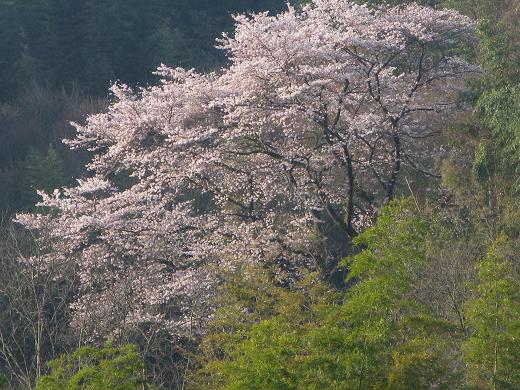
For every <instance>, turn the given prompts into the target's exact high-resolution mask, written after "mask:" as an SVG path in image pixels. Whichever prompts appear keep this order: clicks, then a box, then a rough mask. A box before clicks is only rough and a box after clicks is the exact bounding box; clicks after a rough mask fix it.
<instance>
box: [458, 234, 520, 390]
mask: <svg viewBox="0 0 520 390" xmlns="http://www.w3.org/2000/svg"><path fill="white" fill-rule="evenodd" d="M513 256H514V250H513V248H512V245H511V242H509V240H508V239H507V238H506V237H505V236H501V237H499V238H498V239H497V240H496V241H495V242H494V243H493V245H492V246H491V248H490V249H489V251H488V253H487V255H486V256H485V257H484V258H483V259H482V260H481V261H480V262H479V263H478V265H477V271H478V283H477V284H476V285H475V286H474V291H475V296H474V297H473V299H471V300H470V301H469V302H468V303H467V307H466V315H467V324H468V327H469V328H470V329H471V336H470V337H469V339H468V340H467V341H466V342H465V344H464V357H465V360H466V362H467V367H468V379H469V381H470V383H472V384H474V385H476V387H477V388H479V389H480V388H482V389H484V388H492V389H517V388H520V343H519V342H518V341H519V340H520V279H519V277H518V273H517V272H516V270H515V267H514V266H513V263H512V262H511V258H512V257H513Z"/></svg>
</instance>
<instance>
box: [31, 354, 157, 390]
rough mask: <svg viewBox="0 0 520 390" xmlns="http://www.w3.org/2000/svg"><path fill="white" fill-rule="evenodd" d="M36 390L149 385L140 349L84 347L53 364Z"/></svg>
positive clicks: (127, 389)
mask: <svg viewBox="0 0 520 390" xmlns="http://www.w3.org/2000/svg"><path fill="white" fill-rule="evenodd" d="M49 367H50V369H51V372H50V373H49V374H48V375H46V376H43V377H41V378H40V379H39V380H38V383H37V385H36V387H35V390H80V389H81V390H107V389H111V390H132V389H135V390H141V389H143V388H149V387H144V386H145V385H146V380H145V378H144V376H143V369H144V365H143V362H142V359H141V357H140V355H139V351H138V350H137V347H136V346H134V345H125V346H122V347H113V346H111V345H105V346H104V347H103V348H99V349H98V348H93V347H82V348H79V349H78V350H76V351H75V352H73V353H72V354H71V355H65V356H62V357H60V358H58V359H56V360H53V361H51V362H49Z"/></svg>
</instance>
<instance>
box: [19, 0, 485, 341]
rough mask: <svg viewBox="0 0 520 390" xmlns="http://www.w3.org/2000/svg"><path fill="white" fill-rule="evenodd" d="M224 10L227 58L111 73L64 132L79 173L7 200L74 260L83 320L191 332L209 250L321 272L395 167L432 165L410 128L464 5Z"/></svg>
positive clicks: (215, 263) (213, 263) (214, 255)
mask: <svg viewBox="0 0 520 390" xmlns="http://www.w3.org/2000/svg"><path fill="white" fill-rule="evenodd" d="M235 19H236V30H235V34H234V36H224V37H223V38H222V40H221V41H220V47H221V48H222V49H223V50H226V52H227V54H228V58H229V60H230V66H229V67H228V68H226V69H223V70H222V71H220V72H216V73H210V74H198V73H196V72H194V71H187V70H182V69H170V68H167V67H161V68H160V69H159V70H158V75H159V76H161V79H162V80H161V82H160V83H159V85H157V86H154V87H149V88H144V89H140V90H138V91H132V90H131V89H130V88H129V87H127V86H125V85H116V86H114V87H113V88H112V93H113V96H114V98H113V102H112V104H111V105H110V106H109V107H108V109H107V111H106V112H104V113H100V114H97V115H92V116H90V117H89V118H88V120H87V122H86V124H85V125H76V127H77V131H78V134H77V137H76V138H75V139H74V140H71V141H67V142H68V144H69V145H70V146H71V147H72V148H86V149H88V150H89V151H91V152H92V153H93V155H94V157H93V158H92V161H91V162H90V163H89V165H88V169H89V170H90V172H91V175H90V177H88V178H85V179H82V180H79V181H78V183H77V185H76V186H74V187H71V188H64V189H60V190H56V191H55V192H54V194H52V195H48V194H43V193H42V196H43V201H42V202H41V203H40V204H39V205H40V206H41V208H42V210H43V212H41V213H38V214H22V215H19V216H18V217H17V218H18V221H19V222H20V223H22V224H24V225H25V226H26V227H27V228H28V229H32V230H35V231H36V232H40V233H41V234H42V236H45V237H46V240H45V241H42V253H45V256H48V259H49V262H50V261H51V259H52V263H53V264H54V265H55V264H56V262H57V261H62V262H63V264H69V265H70V264H73V265H74V266H75V267H76V269H77V272H78V275H79V280H80V282H79V283H80V294H79V296H78V298H77V301H76V303H75V304H74V306H73V309H74V312H75V320H74V321H75V325H76V326H78V328H79V329H81V330H82V331H84V332H85V335H86V337H90V338H93V337H94V338H95V337H100V338H103V337H107V336H108V335H112V336H114V335H118V334H120V332H121V331H124V330H125V329H127V328H129V327H132V328H136V327H140V326H144V324H146V326H154V327H155V328H156V329H161V330H165V329H166V330H168V331H170V332H171V333H172V334H174V335H181V334H184V335H186V334H188V335H192V334H194V333H196V332H199V331H200V330H201V329H202V325H203V323H204V320H205V319H207V318H208V316H210V315H211V310H210V307H209V304H208V301H209V297H210V296H211V294H212V289H213V286H214V285H215V283H218V274H219V272H218V271H219V267H239V266H240V264H242V263H243V262H251V261H254V262H262V263H273V264H276V266H277V269H278V270H279V272H280V277H281V278H286V277H287V275H290V274H293V273H295V272H298V269H299V267H302V266H304V267H313V268H317V269H319V270H320V271H322V272H323V273H324V274H326V273H327V272H328V271H330V268H331V265H332V266H334V264H335V262H337V260H338V258H340V257H341V256H343V255H345V251H346V250H347V249H346V248H348V245H349V242H350V240H351V238H353V237H354V236H355V235H356V234H357V233H358V232H359V231H360V230H361V229H363V227H365V226H367V225H368V224H370V222H371V220H372V218H373V217H374V215H376V213H377V211H378V209H379V208H380V207H381V205H383V204H385V203H386V202H387V201H388V200H390V199H391V198H392V197H394V195H395V193H396V189H397V186H398V183H399V177H400V175H401V172H402V171H403V169H413V170H416V171H418V172H421V173H424V174H427V175H435V169H434V168H435V166H434V165H433V163H432V156H433V155H435V150H434V149H432V146H435V142H431V141H428V142H425V139H429V137H431V136H432V135H433V134H434V133H435V130H436V126H435V122H436V121H439V120H440V119H441V118H445V117H446V116H449V115H452V114H453V112H454V109H455V105H454V96H455V94H456V92H457V90H458V89H459V88H460V86H461V80H462V79H463V77H464V75H465V74H466V73H468V72H472V71H475V69H474V68H473V67H472V66H470V65H469V64H467V63H466V62H465V61H464V60H463V59H461V58H459V57H457V55H456V53H457V50H456V48H457V47H458V46H459V45H461V44H464V43H465V42H467V41H468V40H470V39H472V33H473V28H474V25H473V22H472V21H471V20H470V19H468V18H466V17H464V16H461V15H460V14H458V13H456V12H454V11H448V10H433V9H431V8H427V7H422V6H418V5H409V6H404V7H393V8H391V7H379V8H370V7H367V6H362V5H356V4H354V3H352V2H350V1H344V0H315V1H313V2H312V3H311V4H309V5H307V6H304V7H302V8H298V9H296V8H291V7H289V9H288V10H287V11H286V12H284V13H281V14H279V15H277V16H269V15H268V14H267V13H260V14H256V15H249V16H244V15H241V16H236V17H235ZM49 237H50V238H49ZM333 242H336V243H337V245H336V244H333ZM64 268H66V267H64Z"/></svg>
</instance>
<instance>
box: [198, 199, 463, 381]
mask: <svg viewBox="0 0 520 390" xmlns="http://www.w3.org/2000/svg"><path fill="white" fill-rule="evenodd" d="M427 232H428V228H427V224H426V223H425V221H424V220H422V219H421V218H420V217H419V216H418V215H417V214H416V213H415V212H414V211H413V208H412V203H411V202H409V201H399V202H395V203H393V204H391V205H389V206H388V207H387V208H385V210H384V211H383V212H382V214H381V215H380V216H379V218H378V220H377V223H376V224H375V226H373V227H372V228H369V229H367V230H366V231H365V232H364V233H362V234H361V235H360V236H359V237H358V238H357V239H356V243H357V245H359V246H360V247H363V248H364V249H363V250H362V251H361V252H360V253H359V254H358V255H355V256H353V257H350V258H348V259H347V260H345V262H344V264H345V265H346V266H348V267H349V269H350V274H349V280H350V282H351V283H355V285H354V286H353V287H352V288H351V289H349V291H347V292H343V293H337V292H336V293H334V292H331V291H329V292H328V293H327V294H324V292H323V290H319V291H320V292H319V294H316V293H314V294H313V293H308V294H306V293H304V292H303V291H300V292H298V291H296V292H282V293H280V295H279V296H280V297H281V298H280V304H279V305H278V306H279V307H280V308H282V307H283V308H284V310H280V309H278V310H274V311H272V312H273V315H272V316H271V317H270V318H266V319H262V316H259V317H257V318H258V322H254V323H253V324H250V325H248V326H246V327H243V326H236V325H235V326H231V327H229V326H228V327H225V326H222V324H221V323H220V326H219V328H220V329H221V330H223V332H222V333H223V334H224V335H225V336H224V337H222V333H220V336H219V337H218V338H217V339H218V341H219V342H220V344H218V343H217V344H216V345H219V347H220V353H219V354H218V353H217V354H214V355H212V356H211V358H210V359H209V361H207V362H206V364H205V366H204V367H203V369H202V370H201V371H199V373H198V375H199V379H200V376H201V375H202V376H203V377H204V379H205V381H206V382H205V383H204V385H205V387H203V388H208V389H316V390H317V389H368V388H371V389H378V388H381V389H383V388H395V389H405V388H406V389H408V388H416V389H421V388H425V389H426V388H430V387H431V386H432V385H433V384H436V386H437V387H438V388H450V387H448V386H450V385H453V383H454V382H453V381H454V377H455V375H452V374H448V373H447V371H450V370H451V371H455V370H452V369H451V368H450V364H449V363H450V361H451V360H450V359H451V358H452V357H451V356H450V353H448V352H446V351H451V348H449V346H450V342H451V340H450V338H449V337H445V335H446V334H447V332H448V330H449V329H450V327H449V325H448V324H446V323H445V322H443V321H441V320H438V319H436V318H434V316H432V315H431V314H430V311H429V310H428V309H427V308H425V307H423V306H422V305H419V304H418V303H416V302H414V301H413V299H411V296H410V293H411V291H412V290H413V287H414V282H415V280H416V278H417V273H418V272H419V270H420V269H421V268H422V267H424V265H425V263H426V257H425V245H424V243H425V237H426V235H427ZM313 295H314V296H315V297H316V296H321V297H324V296H327V295H328V297H329V299H322V300H319V299H316V298H314V299H312V298H309V296H310V297H312V296H313ZM264 302H267V300H266V301H264ZM226 307H227V306H226ZM245 313H246V314H245V316H246V317H248V316H250V315H251V312H250V311H245ZM217 318H218V316H217ZM230 323H231V324H233V323H235V324H236V323H240V319H238V318H235V319H230ZM226 330H227V331H226ZM210 338H211V339H212V340H213V341H215V340H216V339H215V337H214V336H210ZM412 383H413V384H414V385H413V387H410V386H412ZM199 384H200V382H199Z"/></svg>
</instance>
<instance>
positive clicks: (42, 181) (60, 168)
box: [22, 145, 70, 208]
mask: <svg viewBox="0 0 520 390" xmlns="http://www.w3.org/2000/svg"><path fill="white" fill-rule="evenodd" d="M22 180H23V189H22V201H23V204H24V206H25V207H26V208H32V207H33V206H34V205H35V204H36V203H37V202H39V201H40V199H41V198H40V196H39V195H38V194H37V192H36V191H37V190H41V191H45V192H52V191H53V190H54V189H56V188H60V187H63V186H65V185H66V184H69V182H70V180H68V179H67V177H66V176H65V167H64V164H63V160H62V159H61V157H60V156H59V154H58V152H57V151H56V149H55V148H54V147H53V146H52V145H49V147H48V148H47V151H46V153H45V154H44V153H42V152H40V151H39V150H38V149H35V148H29V153H28V155H27V158H26V160H25V167H24V176H23V179H22Z"/></svg>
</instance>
